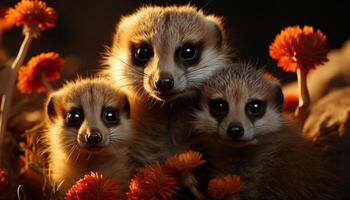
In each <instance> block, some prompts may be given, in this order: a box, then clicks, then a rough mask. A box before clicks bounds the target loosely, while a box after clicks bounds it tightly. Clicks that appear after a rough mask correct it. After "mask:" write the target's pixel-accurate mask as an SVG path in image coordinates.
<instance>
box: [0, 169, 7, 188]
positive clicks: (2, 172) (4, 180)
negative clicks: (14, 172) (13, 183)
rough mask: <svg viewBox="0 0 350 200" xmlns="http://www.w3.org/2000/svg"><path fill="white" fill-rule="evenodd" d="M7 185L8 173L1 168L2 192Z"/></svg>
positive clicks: (0, 184) (0, 186) (0, 181)
mask: <svg viewBox="0 0 350 200" xmlns="http://www.w3.org/2000/svg"><path fill="white" fill-rule="evenodd" d="M6 184H7V179H6V173H5V171H4V170H3V169H1V168H0V191H1V189H3V188H4V186H5V185H6Z"/></svg>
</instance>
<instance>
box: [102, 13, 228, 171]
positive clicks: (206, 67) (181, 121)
mask: <svg viewBox="0 0 350 200" xmlns="http://www.w3.org/2000/svg"><path fill="white" fill-rule="evenodd" d="M229 57H230V50H229V48H228V46H227V44H226V37H225V31H224V28H223V25H222V19H221V18H219V17H216V16H214V15H206V14H204V13H203V12H202V11H201V10H198V9H197V8H195V7H192V6H169V7H159V6H148V7H143V8H140V9H139V10H138V11H137V12H135V13H133V14H131V15H129V16H126V17H123V18H122V19H121V21H120V22H119V24H118V25H117V28H116V33H115V35H114V42H113V45H112V48H111V49H110V51H109V52H108V55H107V57H106V65H107V68H106V69H105V70H104V71H103V74H104V75H106V76H107V77H109V78H111V79H112V80H114V81H115V83H116V84H117V85H118V86H119V87H120V88H121V89H122V90H123V91H125V93H127V95H128V97H129V100H130V104H131V118H132V121H133V128H134V129H135V130H136V131H135V132H136V133H135V134H134V138H133V144H132V145H133V146H134V148H133V151H134V154H133V158H134V159H133V161H134V162H135V164H137V165H138V166H143V165H144V164H145V163H152V162H154V161H155V160H160V161H162V160H164V159H165V158H166V157H167V156H168V155H169V154H171V153H174V152H176V151H179V150H181V149H183V148H184V146H186V145H183V144H184V143H186V141H188V139H186V138H184V137H183V133H184V132H186V131H188V130H187V127H188V126H187V125H186V124H187V117H186V116H187V115H188V113H189V112H190V111H191V109H192V108H193V107H194V106H195V105H196V98H193V97H194V96H195V95H194V94H196V92H197V90H198V88H200V87H201V86H202V84H203V82H204V81H205V80H206V79H208V77H210V76H211V75H212V74H214V73H215V71H216V70H218V69H220V68H222V67H224V66H226V65H227V63H228V62H229Z"/></svg>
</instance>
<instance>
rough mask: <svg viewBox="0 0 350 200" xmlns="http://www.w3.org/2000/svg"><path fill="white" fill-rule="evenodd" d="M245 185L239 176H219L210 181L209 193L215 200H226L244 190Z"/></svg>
mask: <svg viewBox="0 0 350 200" xmlns="http://www.w3.org/2000/svg"><path fill="white" fill-rule="evenodd" d="M243 187H244V185H243V183H242V181H241V178H240V177H239V176H235V175H228V176H219V177H216V178H214V179H212V180H210V182H209V184H208V193H209V195H210V196H211V197H212V198H213V199H225V198H228V197H230V196H232V195H235V194H238V193H239V192H241V191H242V190H243Z"/></svg>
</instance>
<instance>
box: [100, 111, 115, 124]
mask: <svg viewBox="0 0 350 200" xmlns="http://www.w3.org/2000/svg"><path fill="white" fill-rule="evenodd" d="M102 118H103V120H104V122H105V123H107V124H116V123H118V121H119V119H118V115H117V112H116V110H115V109H113V108H110V107H107V108H105V109H104V111H103V116H102Z"/></svg>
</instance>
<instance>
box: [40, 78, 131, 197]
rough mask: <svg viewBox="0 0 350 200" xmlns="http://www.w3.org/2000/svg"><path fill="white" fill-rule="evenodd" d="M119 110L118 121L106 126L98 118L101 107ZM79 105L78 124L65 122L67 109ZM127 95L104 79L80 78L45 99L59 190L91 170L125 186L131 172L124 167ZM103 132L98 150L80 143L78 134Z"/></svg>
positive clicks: (52, 163) (52, 169)
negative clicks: (81, 114) (60, 186)
mask: <svg viewBox="0 0 350 200" xmlns="http://www.w3.org/2000/svg"><path fill="white" fill-rule="evenodd" d="M106 106H110V107H113V108H115V109H117V110H118V115H119V116H118V117H119V122H118V124H115V125H113V126H107V125H106V124H105V123H103V121H102V119H101V116H102V114H101V111H102V109H103V107H106ZM75 107H78V108H82V110H83V111H84V120H83V122H82V123H81V125H80V126H79V127H77V128H75V127H68V126H67V124H66V116H67V112H69V111H70V110H71V109H72V108H75ZM126 107H128V103H127V101H126V97H125V96H124V95H123V94H122V93H120V91H119V90H118V89H117V88H115V87H113V84H111V83H110V82H109V81H108V80H105V79H98V78H95V79H82V80H77V81H75V82H69V83H67V84H66V85H65V86H64V87H63V88H62V89H60V90H58V91H57V92H54V93H53V94H52V95H51V96H50V97H49V100H48V103H47V109H46V113H47V129H48V132H47V135H46V136H47V137H46V139H47V142H48V144H49V150H48V151H49V154H50V161H49V163H50V172H51V173H50V175H51V178H52V179H53V181H54V182H55V183H56V184H59V183H61V182H63V189H62V191H63V192H64V191H66V190H67V189H68V188H69V187H70V186H71V185H72V184H73V183H75V182H76V181H77V180H78V179H80V178H81V177H83V175H85V174H87V173H89V172H90V171H96V172H99V173H102V174H104V175H106V176H110V177H112V178H115V179H116V180H117V181H118V182H119V183H121V186H122V187H123V188H124V189H126V188H127V185H128V179H129V176H130V174H129V173H130V172H129V170H130V169H129V168H128V167H127V143H128V142H127V141H128V138H129V136H130V134H131V129H130V121H129V120H130V119H129V114H128V112H129V111H128V110H126ZM92 128H95V129H98V130H99V131H100V132H101V134H102V136H103V139H102V142H101V143H100V144H99V145H100V148H99V151H91V150H89V149H87V148H86V147H85V146H84V145H81V144H80V143H79V137H80V136H81V135H84V134H86V133H87V132H88V131H89V130H90V129H92Z"/></svg>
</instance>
